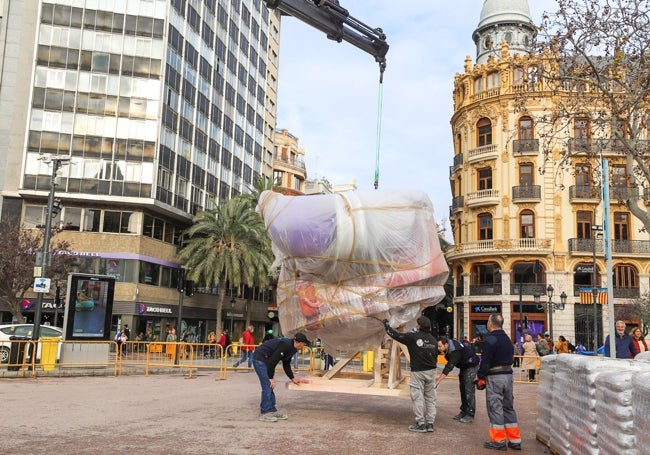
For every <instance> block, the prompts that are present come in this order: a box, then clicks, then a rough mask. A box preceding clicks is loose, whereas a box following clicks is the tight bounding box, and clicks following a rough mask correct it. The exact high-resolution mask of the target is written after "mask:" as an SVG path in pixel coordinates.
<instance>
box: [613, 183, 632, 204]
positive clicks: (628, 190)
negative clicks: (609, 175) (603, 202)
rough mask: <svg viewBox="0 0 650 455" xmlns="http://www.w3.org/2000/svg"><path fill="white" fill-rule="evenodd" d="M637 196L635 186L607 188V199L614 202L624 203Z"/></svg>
mask: <svg viewBox="0 0 650 455" xmlns="http://www.w3.org/2000/svg"><path fill="white" fill-rule="evenodd" d="M638 194H639V189H638V188H637V187H636V186H614V185H611V186H610V187H609V199H610V200H614V201H625V200H627V199H630V198H631V197H632V196H636V195H638Z"/></svg>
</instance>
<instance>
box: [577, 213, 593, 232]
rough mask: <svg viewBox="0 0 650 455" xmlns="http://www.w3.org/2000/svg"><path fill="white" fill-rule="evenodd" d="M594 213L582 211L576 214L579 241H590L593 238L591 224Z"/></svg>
mask: <svg viewBox="0 0 650 455" xmlns="http://www.w3.org/2000/svg"><path fill="white" fill-rule="evenodd" d="M592 217H593V212H590V211H587V210H580V211H578V213H577V214H576V221H577V230H578V232H577V235H578V238H579V239H590V238H592V232H591V224H592V222H593V221H592Z"/></svg>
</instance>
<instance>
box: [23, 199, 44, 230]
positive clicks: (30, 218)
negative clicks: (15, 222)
mask: <svg viewBox="0 0 650 455" xmlns="http://www.w3.org/2000/svg"><path fill="white" fill-rule="evenodd" d="M23 224H24V225H25V227H26V228H27V229H34V228H42V227H43V226H45V206H43V205H26V206H25V215H24V217H23Z"/></svg>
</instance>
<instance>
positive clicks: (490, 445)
mask: <svg viewBox="0 0 650 455" xmlns="http://www.w3.org/2000/svg"><path fill="white" fill-rule="evenodd" d="M483 447H485V448H486V449H492V450H503V451H506V450H508V445H507V444H506V442H505V441H503V442H492V441H488V442H486V443H485V444H483Z"/></svg>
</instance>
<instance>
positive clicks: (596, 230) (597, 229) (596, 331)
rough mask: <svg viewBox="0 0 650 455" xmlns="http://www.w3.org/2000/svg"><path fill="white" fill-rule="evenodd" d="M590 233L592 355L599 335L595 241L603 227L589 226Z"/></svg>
mask: <svg viewBox="0 0 650 455" xmlns="http://www.w3.org/2000/svg"><path fill="white" fill-rule="evenodd" d="M591 233H592V237H593V240H594V270H593V275H592V278H591V286H592V287H591V292H592V293H593V304H594V347H593V351H594V353H595V352H596V350H597V349H598V338H599V336H598V335H600V333H599V332H600V330H599V329H598V268H597V266H596V240H597V239H598V237H599V236H602V235H603V234H602V233H603V227H602V226H599V225H596V224H594V225H592V226H591Z"/></svg>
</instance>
